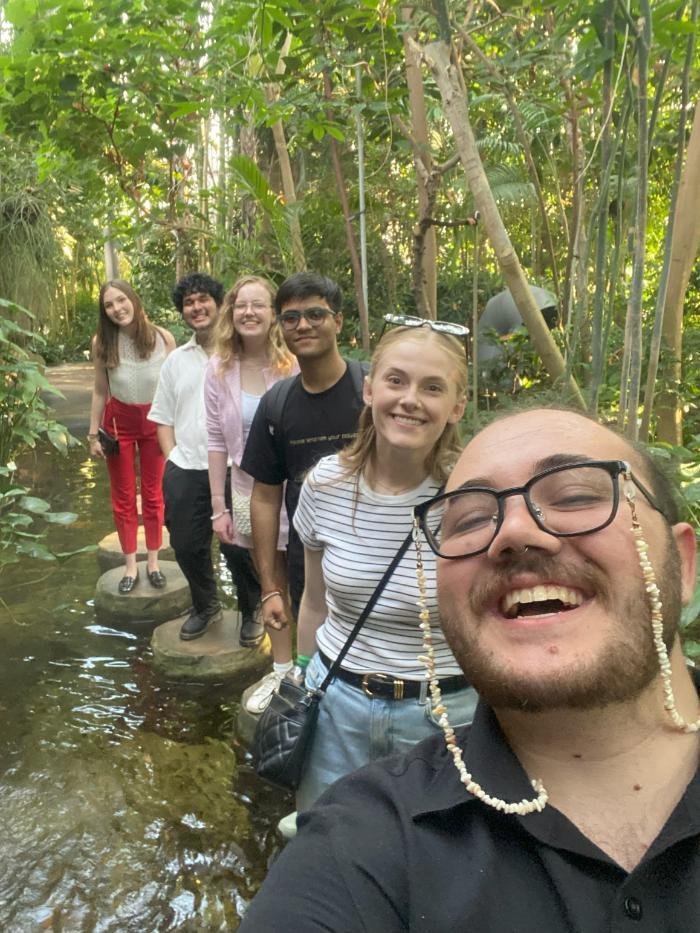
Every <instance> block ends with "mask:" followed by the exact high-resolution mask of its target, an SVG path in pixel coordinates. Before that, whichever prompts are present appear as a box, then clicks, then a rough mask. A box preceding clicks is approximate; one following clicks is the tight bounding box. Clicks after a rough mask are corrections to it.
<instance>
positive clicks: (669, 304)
mask: <svg viewBox="0 0 700 933" xmlns="http://www.w3.org/2000/svg"><path fill="white" fill-rule="evenodd" d="M699 243H700V102H698V104H696V107H695V118H694V120H693V129H692V131H691V134H690V140H689V142H688V151H687V154H686V160H685V169H684V172H683V177H682V178H681V183H680V187H679V189H678V215H677V217H676V223H675V225H674V229H673V239H672V241H671V270H670V274H669V278H668V288H667V289H666V302H665V304H664V324H663V338H664V340H665V341H666V343H667V345H668V347H669V349H670V351H671V357H672V359H671V363H670V365H669V366H668V367H667V368H666V370H665V375H666V379H665V381H666V382H667V384H673V386H675V387H676V388H674V389H671V390H669V391H667V392H664V393H662V394H660V395H659V403H658V405H657V412H658V431H657V436H658V439H659V440H660V441H666V442H667V443H669V444H680V443H681V442H682V439H683V422H682V409H681V406H680V405H679V394H678V387H679V386H680V381H681V375H682V367H681V353H682V349H683V299H684V298H685V292H686V289H687V287H688V280H689V279H690V272H691V269H692V267H693V262H694V261H695V257H696V255H697V252H698V244H699Z"/></svg>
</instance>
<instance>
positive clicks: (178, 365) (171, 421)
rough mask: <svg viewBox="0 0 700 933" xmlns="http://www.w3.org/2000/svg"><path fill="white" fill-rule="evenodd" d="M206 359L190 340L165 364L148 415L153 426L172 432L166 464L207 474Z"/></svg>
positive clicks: (202, 352)
mask: <svg viewBox="0 0 700 933" xmlns="http://www.w3.org/2000/svg"><path fill="white" fill-rule="evenodd" d="M208 362H209V357H208V356H207V354H206V352H205V351H204V350H203V349H202V348H201V347H200V346H199V344H198V343H197V339H196V337H195V335H194V334H193V335H192V337H191V338H190V339H189V340H188V341H187V343H186V344H184V345H183V346H181V347H178V349H177V350H174V351H173V352H172V353H171V354H170V355H169V356H168V357H167V358H166V360H165V362H164V363H163V366H162V368H161V370H160V378H159V379H158V388H157V389H156V394H155V397H154V399H153V404H152V405H151V411H150V413H149V415H148V418H149V420H150V421H155V422H156V424H166V425H170V426H171V427H172V428H174V430H175V447H173V449H172V450H171V451H170V456H169V457H168V460H172V462H173V463H174V464H175V465H176V466H179V467H180V468H181V469H183V470H206V469H207V468H208V465H209V462H208V457H207V415H206V411H205V408H204V374H205V372H206V368H207V363H208Z"/></svg>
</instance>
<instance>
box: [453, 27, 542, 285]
mask: <svg viewBox="0 0 700 933" xmlns="http://www.w3.org/2000/svg"><path fill="white" fill-rule="evenodd" d="M460 37H461V39H462V40H463V41H464V42H465V43H466V45H467V48H468V49H470V51H471V52H472V53H473V54H474V55H476V57H477V58H478V59H479V61H480V62H481V63H482V64H483V65H484V67H485V68H486V70H487V71H488V72H489V74H490V75H491V76H492V77H493V79H494V80H495V81H496V83H497V85H498V86H499V87H500V89H501V90H502V91H503V96H504V97H505V99H506V103H507V104H508V110H509V111H510V115H511V117H512V119H513V128H514V129H515V135H516V137H517V139H518V142H519V143H520V145H521V146H522V147H523V155H524V157H525V164H526V165H527V169H528V173H529V175H530V181H531V182H532V187H533V188H534V189H535V196H536V198H537V206H538V208H539V212H540V219H541V221H542V234H543V236H544V242H545V246H546V247H547V252H548V253H549V264H550V268H551V270H552V281H553V283H554V291H555V292H556V295H557V298H558V297H559V269H558V267H557V257H556V254H555V252H554V241H553V240H552V230H551V228H550V225H549V216H548V214H547V207H546V205H545V201H544V193H543V191H542V185H541V184H540V176H539V174H538V173H537V166H536V164H535V159H534V156H533V155H532V147H531V146H530V140H529V139H528V135H527V131H526V129H525V124H524V123H523V118H522V116H521V115H520V110H519V109H518V105H517V103H516V101H515V95H514V94H513V91H512V90H511V87H510V85H509V84H508V80H507V78H506V77H505V76H504V75H503V74H502V73H501V72H500V71H499V70H498V68H496V66H495V65H494V64H493V62H492V61H491V60H490V59H489V58H487V57H486V56H485V55H484V53H483V52H482V51H481V49H480V48H479V46H478V45H477V44H476V42H475V41H474V40H473V39H472V37H471V36H470V35H469V33H467V32H464V31H461V32H460ZM533 265H534V264H533Z"/></svg>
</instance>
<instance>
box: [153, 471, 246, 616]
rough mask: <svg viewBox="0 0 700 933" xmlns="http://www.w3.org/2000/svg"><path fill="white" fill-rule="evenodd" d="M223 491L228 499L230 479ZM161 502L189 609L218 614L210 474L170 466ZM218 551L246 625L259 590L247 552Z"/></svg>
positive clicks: (228, 546)
mask: <svg viewBox="0 0 700 933" xmlns="http://www.w3.org/2000/svg"><path fill="white" fill-rule="evenodd" d="M226 490H227V496H228V495H230V493H229V483H228V479H227V482H226ZM163 498H164V499H165V525H166V527H167V529H168V532H169V533H170V544H171V546H172V548H173V550H174V551H175V559H176V560H177V562H178V564H179V566H180V569H181V570H182V572H183V574H184V575H185V577H186V579H187V582H188V584H189V587H190V593H191V595H192V605H193V607H194V609H195V611H196V612H203V613H205V614H210V613H212V612H214V611H216V609H218V607H219V597H218V593H217V587H216V575H215V573H214V565H213V563H212V558H211V540H212V535H213V532H212V530H211V495H210V489H209V472H208V471H207V470H183V469H182V468H181V467H179V466H177V465H176V464H174V463H171V461H170V460H168V462H167V463H166V464H165V473H164V474H163ZM229 506H230V504H229ZM220 548H221V553H222V555H223V557H224V560H225V561H226V565H227V567H228V569H229V571H230V572H231V577H232V578H233V583H234V586H235V587H236V593H237V597H238V608H239V611H240V613H241V615H242V616H243V618H244V619H246V618H249V617H251V616H252V615H253V613H254V611H255V608H256V606H257V605H258V602H259V600H260V584H259V583H258V578H257V574H256V572H255V568H254V566H253V561H252V559H251V556H250V552H249V551H248V550H247V549H246V548H242V547H238V546H236V545H233V544H221V545H220Z"/></svg>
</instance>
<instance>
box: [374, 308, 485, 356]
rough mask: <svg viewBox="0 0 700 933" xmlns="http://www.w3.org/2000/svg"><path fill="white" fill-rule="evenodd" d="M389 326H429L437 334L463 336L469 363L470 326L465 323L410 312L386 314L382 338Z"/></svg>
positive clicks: (465, 354)
mask: <svg viewBox="0 0 700 933" xmlns="http://www.w3.org/2000/svg"><path fill="white" fill-rule="evenodd" d="M387 327H429V328H430V329H431V330H434V331H435V333H436V334H445V335H446V336H447V337H461V338H462V340H463V342H464V359H465V361H466V363H467V365H468V364H469V353H468V349H467V337H468V336H469V328H468V327H465V326H464V324H453V323H452V321H432V320H430V319H429V318H424V317H414V316H412V315H408V314H385V315H384V326H383V327H382V332H381V334H380V335H379V339H380V340H381V339H382V337H383V336H384V332H385V331H386V329H387Z"/></svg>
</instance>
